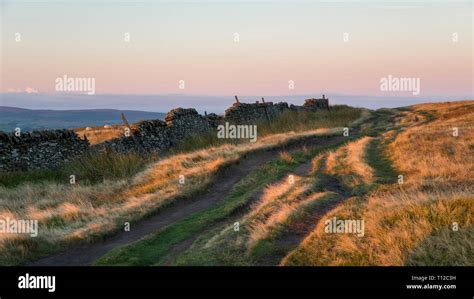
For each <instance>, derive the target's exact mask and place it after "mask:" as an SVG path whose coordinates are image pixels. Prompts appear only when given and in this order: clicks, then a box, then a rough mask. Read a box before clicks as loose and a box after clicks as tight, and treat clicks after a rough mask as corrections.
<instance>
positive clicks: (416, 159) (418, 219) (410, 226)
mask: <svg viewBox="0 0 474 299" xmlns="http://www.w3.org/2000/svg"><path fill="white" fill-rule="evenodd" d="M429 114H431V115H433V116H434V118H433V119H432V120H431V121H428V120H429ZM403 115H404V117H405V119H403V118H402V119H396V120H395V121H396V122H398V124H401V125H403V126H404V127H405V129H404V130H402V131H401V132H400V133H399V134H398V135H396V134H394V132H391V133H390V132H389V133H390V134H383V136H384V138H385V139H386V140H392V138H393V137H395V136H396V137H395V140H393V141H392V142H391V143H390V144H389V145H388V147H387V149H386V154H388V155H389V157H390V159H391V161H392V163H393V164H394V165H395V167H396V169H397V171H398V172H399V173H400V174H403V175H404V184H402V185H391V186H382V187H380V188H378V189H377V190H375V191H374V192H372V193H371V194H370V195H369V196H367V197H361V198H358V197H354V198H351V199H349V200H347V201H346V202H345V203H344V204H342V205H340V206H338V207H337V208H336V209H334V210H333V211H331V212H330V213H328V214H327V215H326V216H325V217H324V218H325V219H329V218H331V217H334V216H336V217H338V218H339V219H363V220H364V221H365V236H364V237H363V238H358V237H357V236H355V235H349V234H326V233H325V232H324V221H321V222H320V223H318V225H317V227H316V228H315V230H314V231H313V232H312V233H311V234H309V235H308V236H307V237H306V238H305V240H304V241H303V242H302V243H301V244H300V245H299V247H298V248H297V249H296V250H294V251H292V252H291V253H289V254H288V255H287V256H286V257H285V258H284V259H283V260H282V262H281V263H282V264H283V265H404V264H406V263H407V262H408V263H410V264H412V265H413V264H421V265H437V264H443V265H454V264H456V265H472V258H470V257H469V254H470V252H469V250H468V249H469V248H473V247H474V240H473V239H472V238H469V236H472V233H467V230H469V229H471V228H472V225H473V217H474V216H473V215H474V177H473V175H472V174H473V173H474V101H465V102H455V103H441V104H423V105H416V106H414V107H413V109H412V111H410V112H407V113H404V114H403ZM422 121H428V122H427V123H425V124H423V125H422V124H421V122H422ZM453 127H458V128H459V136H458V137H454V136H453V135H452V128H453ZM361 148H362V147H361V146H360V145H359V146H354V147H353V148H352V154H349V151H350V150H347V156H345V157H344V155H343V154H341V153H333V154H329V155H328V158H327V165H328V166H329V169H334V168H335V167H336V166H337V165H338V163H339V161H341V160H342V161H346V162H348V161H351V162H348V163H346V165H351V167H352V168H353V169H357V172H358V173H360V174H361V176H362V177H364V175H362V174H364V173H365V178H366V179H369V178H370V175H369V173H370V172H368V171H367V170H366V168H365V167H362V166H361V165H360V164H358V163H357V161H358V159H352V157H354V158H357V157H360V156H362V151H361ZM341 156H342V157H343V158H340V157H341ZM339 170H340V168H339ZM342 171H343V172H344V170H342ZM337 173H340V172H333V174H337ZM454 223H456V224H457V225H458V226H459V234H460V236H462V237H459V238H457V237H455V236H457V235H456V232H454V231H453V230H452V228H453V225H454ZM447 231H449V232H450V233H449V238H450V240H451V239H453V238H454V240H458V242H456V243H455V244H453V245H452V246H450V244H449V243H448V242H447V241H446V240H447V238H448V234H447V233H446V232H447ZM434 236H437V237H434ZM453 236H454V237H453ZM433 240H439V242H442V244H443V246H444V247H443V248H444V249H443V251H444V252H448V253H450V254H449V256H447V255H446V254H443V253H440V252H437V253H436V254H431V253H430V252H428V251H427V250H434V249H433V248H435V246H434V244H433V242H434V241H433ZM443 240H444V241H443ZM461 242H465V244H464V245H462V243H461ZM425 244H427V245H425ZM463 246H465V249H463ZM415 253H416V258H412V256H413V255H414V254H415ZM453 257H456V259H455V260H454V259H453Z"/></svg>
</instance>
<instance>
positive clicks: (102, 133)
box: [74, 125, 126, 145]
mask: <svg viewBox="0 0 474 299" xmlns="http://www.w3.org/2000/svg"><path fill="white" fill-rule="evenodd" d="M125 128H126V127H125V126H120V125H114V126H111V127H110V128H104V127H103V126H101V127H93V128H91V129H90V130H86V128H80V129H75V130H74V131H75V132H76V134H77V136H79V138H82V139H85V138H87V140H89V143H90V144H91V145H94V144H98V143H102V142H104V141H107V140H111V139H114V138H118V137H122V136H124V132H125Z"/></svg>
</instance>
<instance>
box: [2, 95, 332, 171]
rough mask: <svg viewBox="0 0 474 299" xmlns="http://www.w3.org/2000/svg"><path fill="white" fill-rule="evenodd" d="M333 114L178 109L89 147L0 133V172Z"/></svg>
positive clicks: (51, 137) (269, 106) (267, 108)
mask: <svg viewBox="0 0 474 299" xmlns="http://www.w3.org/2000/svg"><path fill="white" fill-rule="evenodd" d="M319 109H329V102H328V100H327V99H325V98H323V99H307V100H305V103H304V105H303V106H295V105H290V106H288V103H285V102H280V103H276V104H273V103H272V102H265V103H263V102H262V103H259V102H256V103H254V104H248V103H239V102H236V103H234V104H233V105H232V106H231V107H230V108H228V109H227V110H226V111H225V115H224V116H220V115H217V114H214V113H211V114H205V115H204V116H203V115H200V114H198V113H197V111H196V110H195V109H192V108H190V109H183V108H176V109H173V110H171V111H170V112H168V114H167V115H166V117H165V120H164V121H163V120H145V121H141V122H138V123H135V124H133V125H132V126H131V131H130V132H129V133H130V134H128V136H125V132H124V136H122V137H119V138H115V139H112V140H109V141H106V142H103V143H100V144H96V145H93V146H89V142H88V141H87V140H82V139H80V138H79V137H78V136H77V135H76V133H75V132H74V131H71V130H49V131H46V130H45V131H32V132H27V133H21V135H20V136H19V137H17V136H15V135H14V134H13V133H8V134H7V133H3V132H0V171H14V170H30V169H44V168H56V167H58V166H60V165H61V164H62V163H64V162H67V161H70V160H71V159H74V158H75V157H78V156H80V155H82V154H84V153H85V152H86V151H101V150H106V149H107V150H113V151H117V152H130V151H142V152H159V151H162V150H165V149H168V148H170V147H172V146H174V145H176V144H177V143H178V142H180V141H181V140H183V139H185V138H187V137H189V136H192V135H199V134H203V133H206V132H210V131H212V130H213V129H215V128H217V127H218V125H219V124H223V123H225V122H229V123H234V124H249V123H250V124H255V123H257V122H260V121H266V120H270V121H271V120H272V119H273V118H275V117H277V116H278V115H279V114H281V113H283V112H285V111H316V110H319Z"/></svg>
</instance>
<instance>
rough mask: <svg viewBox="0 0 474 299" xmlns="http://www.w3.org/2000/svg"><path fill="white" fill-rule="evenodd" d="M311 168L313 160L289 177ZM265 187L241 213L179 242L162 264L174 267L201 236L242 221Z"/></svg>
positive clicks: (301, 173) (299, 167) (303, 172)
mask: <svg viewBox="0 0 474 299" xmlns="http://www.w3.org/2000/svg"><path fill="white" fill-rule="evenodd" d="M311 166H312V165H311V159H310V160H309V161H307V162H305V163H302V164H301V165H298V167H297V168H296V169H295V170H293V171H291V172H289V173H288V174H287V175H290V174H294V175H297V176H306V175H308V174H309V172H310V170H311ZM286 179H287V178H286V177H285V178H283V180H286ZM280 180H281V179H280ZM265 187H266V186H263V188H261V189H260V190H258V191H257V192H255V193H254V194H253V195H252V196H251V197H250V198H249V200H248V203H247V204H246V206H245V207H244V208H242V209H240V210H239V212H237V213H234V214H233V215H231V216H230V217H229V218H228V219H226V220H224V221H220V222H218V223H215V224H214V226H213V228H210V229H207V230H205V231H203V232H201V233H199V234H197V235H195V236H193V237H191V238H188V239H186V240H183V241H181V242H179V243H178V244H176V245H175V246H173V248H172V249H171V251H170V252H169V253H168V255H167V257H166V259H165V261H164V262H163V263H162V264H163V265H166V266H171V265H173V263H174V261H175V260H176V258H177V257H178V256H179V255H180V254H181V253H183V252H184V251H186V250H187V249H188V248H190V247H191V245H193V243H194V241H195V240H196V239H197V238H198V237H199V236H202V235H205V234H207V233H208V232H209V231H210V230H211V229H214V227H216V226H219V227H223V226H226V225H231V224H232V223H234V222H235V221H237V220H238V219H240V218H241V217H242V215H244V214H245V213H246V212H248V209H249V208H250V207H251V206H252V204H254V203H255V202H256V201H258V200H259V199H260V197H261V196H262V195H263V191H264V189H265Z"/></svg>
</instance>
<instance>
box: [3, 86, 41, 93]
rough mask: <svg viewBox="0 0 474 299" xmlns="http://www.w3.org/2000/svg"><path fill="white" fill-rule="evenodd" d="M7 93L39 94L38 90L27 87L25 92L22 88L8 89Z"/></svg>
mask: <svg viewBox="0 0 474 299" xmlns="http://www.w3.org/2000/svg"><path fill="white" fill-rule="evenodd" d="M7 92H11V93H22V92H25V93H38V90H37V89H34V88H33V87H29V86H28V87H26V88H25V90H22V89H21V88H7Z"/></svg>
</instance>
